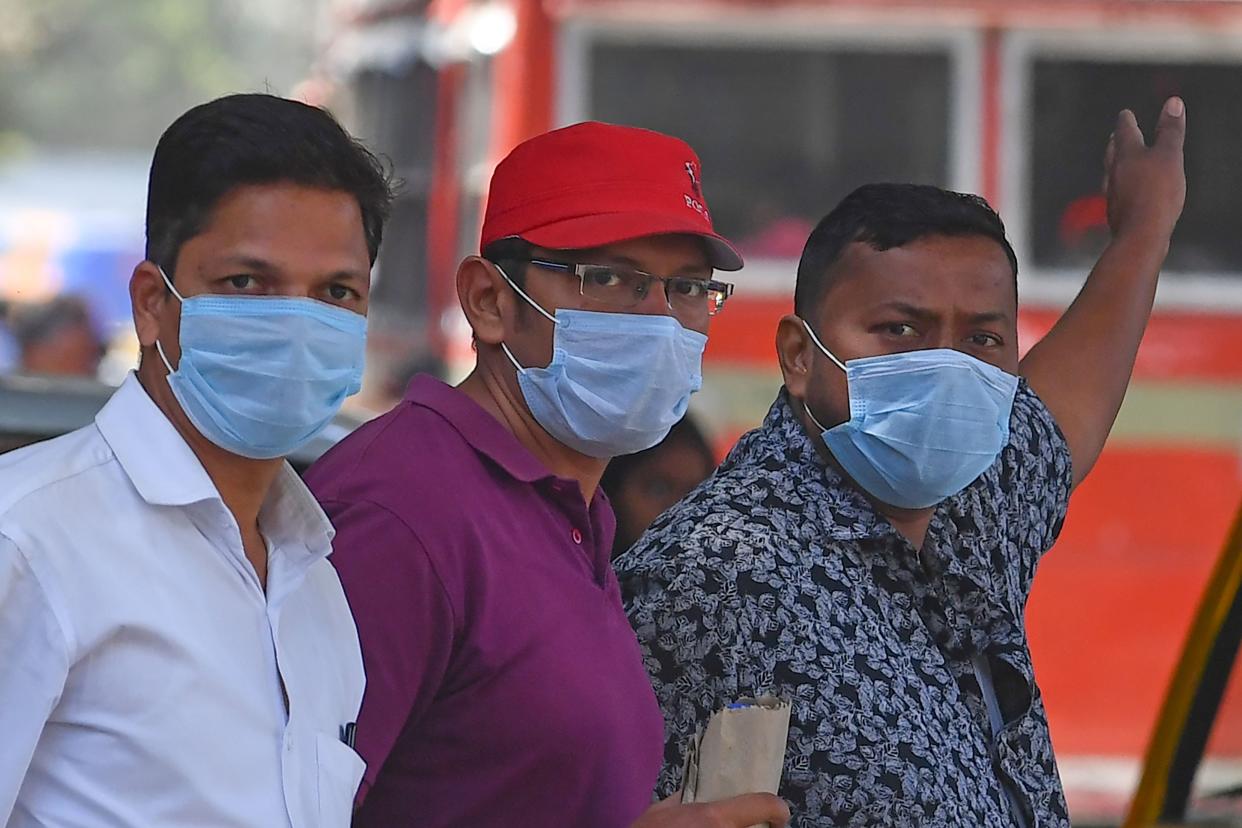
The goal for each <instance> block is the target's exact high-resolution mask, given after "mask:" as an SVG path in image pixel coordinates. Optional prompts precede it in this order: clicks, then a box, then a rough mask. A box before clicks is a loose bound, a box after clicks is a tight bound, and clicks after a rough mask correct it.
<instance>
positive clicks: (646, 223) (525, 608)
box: [307, 123, 788, 828]
mask: <svg viewBox="0 0 1242 828" xmlns="http://www.w3.org/2000/svg"><path fill="white" fill-rule="evenodd" d="M480 248H481V251H482V256H470V257H468V258H467V259H465V260H464V261H463V262H462V263H461V265H460V267H459V268H458V272H457V292H458V298H459V299H460V301H461V306H462V310H463V311H464V312H465V314H466V318H467V319H468V320H469V322H470V325H471V328H472V330H473V332H474V341H475V345H476V348H477V353H478V357H477V363H476V366H475V369H474V371H473V373H471V375H470V376H469V377H468V378H467V379H466V380H465V381H464V382H462V384H461V385H459V386H458V387H456V388H451V387H449V386H447V385H444V384H442V383H440V382H438V381H436V380H434V379H432V378H430V377H418V378H416V379H415V380H414V381H413V382H412V383H411V384H410V387H409V390H408V392H407V394H406V397H405V399H404V400H403V401H402V402H401V403H400V404H399V405H398V406H397V407H396V408H394V409H393V410H392V411H390V412H389V413H388V414H386V415H384V416H382V417H380V418H378V419H376V420H374V421H372V422H371V423H368V424H367V425H366V426H363V427H362V428H361V429H359V430H358V431H357V432H356V433H355V434H353V435H352V436H350V437H349V438H347V439H346V440H345V441H343V442H342V443H341V444H340V445H339V446H337V447H336V448H335V449H334V450H333V451H331V452H330V453H329V454H328V455H327V456H326V457H325V458H324V459H323V460H321V461H320V462H319V463H318V464H317V465H316V466H315V467H314V468H313V469H312V470H311V471H310V473H309V474H308V476H307V482H308V483H309V484H310V486H311V488H312V490H314V491H315V493H316V495H317V496H318V497H319V498H320V501H321V502H322V503H323V506H324V508H325V510H326V511H327V513H328V514H329V516H330V517H331V518H332V521H333V523H334V524H335V525H336V528H337V536H336V544H335V549H336V551H335V554H334V555H333V560H334V563H335V564H336V567H337V569H338V571H339V573H340V576H341V581H342V584H343V585H344V587H345V592H346V595H347V597H348V598H349V601H350V605H351V607H352V609H353V612H354V615H355V618H356V621H357V624H358V633H359V638H360V640H361V642H362V649H363V660H364V665H365V667H366V671H367V694H366V697H365V699H364V701H363V705H362V712H361V714H360V719H359V722H358V725H357V742H356V747H357V749H358V751H359V752H360V753H361V755H362V756H363V758H364V759H366V761H367V765H368V767H367V771H366V775H365V777H364V779H363V782H362V788H361V791H360V793H359V801H360V807H359V811H358V814H357V818H356V821H355V824H356V825H361V826H385V828H388V826H396V825H412V824H417V825H419V826H426V827H427V828H438V827H439V826H446V827H447V826H460V825H472V826H520V825H538V826H583V828H609V827H610V826H616V827H617V828H624V826H630V825H634V826H643V828H656V826H668V828H672V826H685V827H686V828H690V826H698V825H704V826H706V825H714V826H719V825H726V826H732V825H736V826H749V825H753V824H756V823H763V822H771V823H773V824H774V825H778V826H779V825H783V824H784V823H785V820H786V819H787V816H788V811H787V810H786V809H785V806H784V805H783V804H782V803H781V802H780V801H779V800H777V799H776V798H775V797H772V796H769V795H765V794H752V795H748V796H744V797H739V798H738V799H735V800H729V801H726V802H723V803H714V804H712V805H676V804H673V803H672V802H668V803H662V804H660V805H657V806H654V807H650V808H649V806H650V803H651V796H652V790H653V787H654V783H655V780H656V777H657V774H658V773H659V770H660V764H661V760H662V753H663V742H664V727H663V721H662V719H661V716H660V711H659V709H658V707H657V705H656V702H655V698H654V696H653V694H652V690H651V686H650V683H649V681H648V679H647V675H646V672H645V670H644V668H643V664H642V660H641V657H640V655H639V650H638V646H637V643H636V641H635V638H634V634H633V632H632V630H631V629H630V626H629V624H628V622H627V621H626V617H625V614H624V612H623V610H622V607H621V601H620V593H619V589H618V585H617V581H616V577H615V576H614V575H613V572H612V569H611V567H610V565H609V557H610V551H611V548H612V540H613V533H614V531H615V521H614V518H613V515H612V511H611V509H610V508H609V506H608V503H607V501H606V500H605V498H604V496H603V494H602V493H601V492H600V490H599V481H600V478H601V476H602V475H603V473H604V469H605V467H606V466H607V464H608V461H609V459H611V458H612V457H615V456H618V455H622V454H628V453H632V452H636V451H641V450H643V449H645V448H648V447H650V446H652V445H655V444H656V443H657V442H659V441H660V440H661V439H662V438H663V437H664V436H665V434H667V433H668V430H669V429H670V428H671V427H672V425H673V424H674V423H675V422H676V421H677V420H679V419H680V418H681V417H682V415H683V414H684V413H685V411H686V405H687V402H688V400H689V397H690V395H691V394H693V393H694V392H695V391H697V390H698V388H699V385H700V384H701V382H702V376H701V370H700V361H701V356H702V352H703V348H704V346H705V345H706V341H707V337H706V333H707V328H708V323H709V320H710V317H711V316H712V315H713V314H715V313H716V312H718V311H719V310H720V309H721V307H722V306H723V305H724V302H725V300H726V299H727V298H728V296H729V293H730V292H731V290H732V286H731V285H729V284H727V283H724V282H718V281H715V280H714V279H713V278H712V275H713V269H720V270H737V269H738V268H740V267H741V264H742V262H741V258H740V257H739V256H738V254H737V253H736V252H735V251H734V250H733V248H732V247H731V246H730V245H729V244H728V242H726V241H725V240H724V239H722V238H721V237H720V236H718V235H716V233H715V232H714V231H713V230H712V224H711V217H710V215H709V213H708V211H707V207H706V206H705V204H704V199H703V193H702V188H701V185H700V173H699V161H698V158H697V157H696V156H695V154H694V152H693V150H691V149H690V147H688V146H687V145H686V144H684V143H683V142H681V141H679V140H677V139H674V138H670V137H668V136H665V135H660V134H659V133H655V132H649V131H646V130H640V129H633V128H628V127H618V126H610V125H607V124H599V123H586V124H578V125H575V126H572V127H568V128H565V129H560V130H556V131H553V132H549V133H546V134H544V135H540V136H538V137H536V138H533V139H531V140H530V141H527V142H526V143H524V144H522V145H521V146H519V147H517V148H516V149H515V150H514V151H513V152H512V153H511V154H510V155H509V156H508V157H507V158H506V159H505V160H504V161H502V162H501V163H500V165H499V166H498V167H497V169H496V172H495V175H494V176H493V178H492V184H491V191H490V195H489V200H488V205H487V213H486V217H485V220H484V226H483V232H482V239H481V244H480ZM636 820H637V822H636Z"/></svg>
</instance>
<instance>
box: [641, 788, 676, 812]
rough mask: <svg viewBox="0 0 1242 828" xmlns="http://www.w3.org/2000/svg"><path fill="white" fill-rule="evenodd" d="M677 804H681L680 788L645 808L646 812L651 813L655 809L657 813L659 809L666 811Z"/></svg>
mask: <svg viewBox="0 0 1242 828" xmlns="http://www.w3.org/2000/svg"><path fill="white" fill-rule="evenodd" d="M679 805H681V789H678V790H677V792H676V793H674V794H673V795H672V796H667V797H665V798H664V799H661V800H660V801H659V802H657V803H656V804H654V805H652V806H651V807H650V808H648V809H647V813H651V812H652V811H655V812H657V813H658V812H660V811H667V810H669V809H670V808H676V807H678V806H679Z"/></svg>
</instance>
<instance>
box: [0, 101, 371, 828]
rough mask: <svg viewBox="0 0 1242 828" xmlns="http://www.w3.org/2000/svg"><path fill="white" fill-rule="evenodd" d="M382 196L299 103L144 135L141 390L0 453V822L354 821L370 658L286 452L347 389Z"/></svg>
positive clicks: (227, 105) (198, 118) (216, 106)
mask: <svg viewBox="0 0 1242 828" xmlns="http://www.w3.org/2000/svg"><path fill="white" fill-rule="evenodd" d="M390 198H391V193H390V189H389V184H388V180H387V178H386V176H385V175H384V172H383V170H382V169H381V167H380V166H379V164H378V163H377V162H376V160H375V158H374V157H373V156H371V154H370V153H368V152H367V151H366V150H365V149H363V148H362V147H361V146H359V145H358V144H357V143H355V142H354V141H353V140H352V139H351V138H350V137H349V136H348V135H347V134H346V133H345V132H344V130H342V129H341V127H340V126H339V125H338V124H337V123H336V122H335V121H334V120H333V119H332V118H331V116H329V115H328V114H327V113H325V112H323V111H322V110H319V109H315V108H313V107H309V106H305V105H303V104H300V103H296V102H293V101H288V100H283V99H280V98H275V97H272V96H268V95H235V96H230V97H228V98H222V99H220V100H217V101H213V102H211V103H208V104H204V105H202V106H199V107H196V108H194V109H192V110H190V111H189V112H187V113H186V114H185V115H183V116H182V117H181V118H179V119H178V120H177V121H176V122H175V123H174V124H173V125H172V126H171V127H170V128H169V129H168V131H167V132H165V134H164V136H163V137H162V138H161V139H160V142H159V145H158V146H157V147H156V151H155V156H154V159H153V161H152V165H151V178H150V188H149V191H148V203H147V252H146V255H147V259H146V260H145V261H143V262H142V263H141V264H139V265H138V266H137V267H136V268H135V270H134V275H133V278H132V280H131V283H130V294H131V299H132V301H133V310H134V322H135V327H136V330H137V334H138V339H139V341H140V343H141V345H142V359H141V363H140V366H139V369H138V372H137V374H136V375H132V376H130V377H129V378H128V379H127V380H126V382H125V384H124V385H123V386H122V387H121V388H120V389H119V390H118V391H117V392H116V394H115V395H114V396H113V398H112V399H111V400H110V401H109V402H108V403H107V405H106V406H104V408H103V409H102V410H101V411H100V412H99V414H98V416H97V417H96V420H95V422H94V424H92V425H90V426H87V427H86V428H83V429H81V430H79V431H77V432H74V433H72V434H68V435H66V436H64V437H61V438H59V439H57V440H52V441H50V442H48V443H44V444H41V445H37V446H32V447H29V448H27V449H24V450H20V451H17V452H14V453H12V454H9V455H6V456H4V457H3V458H0V734H3V736H2V737H0V824H5V825H7V826H9V828H26V827H27V826H57V828H67V827H69V826H73V827H76V826H82V828H100V827H101V826H118V828H156V827H158V826H176V827H177V828H191V826H203V828H207V827H208V826H210V828H225V827H226V826H256V828H258V827H259V826H261V827H262V828H271V827H272V826H290V828H303V826H308V827H310V828H318V827H319V826H323V827H324V828H328V827H329V826H337V827H339V828H343V826H346V825H348V824H349V820H350V813H351V803H352V800H353V795H354V792H355V790H356V788H357V785H358V781H359V779H360V778H361V775H362V771H363V763H362V760H361V759H360V758H359V757H358V756H357V754H356V753H354V751H353V750H352V748H351V744H352V733H353V722H354V720H355V719H356V717H357V712H358V707H359V704H360V702H361V699H362V690H363V675H362V661H361V656H360V653H359V649H358V639H357V634H356V631H355V629H354V625H353V621H352V619H351V617H350V613H349V607H348V605H347V604H346V602H345V597H344V594H343V593H342V591H341V587H340V583H339V581H338V580H337V578H336V575H335V573H334V572H333V569H332V567H331V565H330V564H329V563H328V562H327V560H326V556H327V555H328V553H329V551H330V549H331V540H332V534H333V531H332V527H331V526H330V524H329V523H328V521H327V519H326V518H325V516H324V514H323V512H322V511H321V510H320V509H319V507H318V505H317V504H316V503H315V501H314V499H313V498H312V497H311V496H310V494H309V493H308V492H307V490H306V488H305V487H304V486H303V485H302V483H301V481H300V480H299V479H298V477H297V475H296V474H295V473H294V472H293V471H292V469H291V468H290V467H289V466H288V464H287V463H286V462H285V461H284V459H283V458H284V457H285V456H286V455H287V454H289V453H290V452H291V451H293V450H294V449H296V448H297V447H298V446H300V445H302V444H304V443H305V442H307V441H308V440H310V439H311V438H312V437H313V436H314V435H315V434H317V433H318V432H319V430H320V429H322V428H323V426H324V425H326V424H327V422H328V421H329V420H330V419H331V417H332V415H333V414H334V413H335V412H336V411H337V409H338V408H339V406H340V404H341V401H342V400H343V399H344V398H345V397H346V396H347V395H349V394H352V393H354V392H356V391H357V386H358V383H359V380H360V377H361V371H362V355H363V348H364V344H365V330H366V320H365V313H366V306H367V294H368V283H369V273H370V268H371V265H372V264H373V263H374V260H375V256H376V252H377V250H378V247H379V243H380V238H381V235H382V228H383V222H384V219H385V217H386V215H387V212H388V205H389V202H390Z"/></svg>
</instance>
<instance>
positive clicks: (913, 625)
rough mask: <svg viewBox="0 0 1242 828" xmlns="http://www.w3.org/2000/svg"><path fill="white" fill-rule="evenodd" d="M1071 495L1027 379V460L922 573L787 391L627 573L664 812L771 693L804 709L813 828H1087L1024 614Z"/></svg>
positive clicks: (1019, 446)
mask: <svg viewBox="0 0 1242 828" xmlns="http://www.w3.org/2000/svg"><path fill="white" fill-rule="evenodd" d="M1070 487H1071V478H1070V456H1069V449H1068V447H1067V445H1066V443H1065V439H1064V437H1063V435H1062V434H1061V432H1060V430H1059V429H1058V428H1057V426H1056V424H1055V423H1054V422H1053V419H1052V415H1051V414H1050V413H1049V411H1048V409H1047V408H1046V407H1045V406H1044V405H1043V403H1042V402H1041V401H1040V400H1039V398H1038V397H1037V396H1036V395H1035V393H1034V392H1033V391H1032V390H1031V389H1030V388H1029V387H1028V386H1027V384H1026V383H1025V381H1023V382H1022V383H1020V385H1019V388H1018V392H1017V397H1016V399H1015V402H1014V409H1013V416H1012V420H1011V425H1010V438H1009V444H1008V445H1007V446H1006V447H1005V449H1004V450H1003V452H1002V454H1001V457H1000V459H999V460H998V461H997V462H996V463H995V464H994V465H993V466H992V468H990V469H989V470H988V471H987V472H985V473H984V474H983V475H982V476H981V477H980V478H979V479H978V480H976V481H975V482H974V483H972V484H971V485H970V486H969V487H967V488H966V489H965V490H964V491H962V492H961V493H959V494H957V495H955V496H953V497H951V498H949V499H948V500H947V501H945V502H944V503H942V504H941V505H940V506H939V507H938V508H937V509H936V512H935V515H934V517H933V518H932V521H931V525H930V527H929V529H928V533H927V538H926V541H925V542H924V545H923V549H922V552H921V553H920V552H919V551H916V550H915V548H914V547H913V546H912V545H911V544H910V543H909V542H908V541H907V540H906V539H905V538H904V537H903V536H901V535H900V534H898V533H897V532H896V530H894V529H893V528H892V526H891V525H890V524H889V523H888V521H887V520H885V519H884V518H883V517H881V516H880V515H878V514H877V512H876V511H875V510H874V508H873V507H872V506H871V504H870V503H869V502H868V501H867V500H866V499H865V498H864V497H863V496H862V494H861V493H860V492H858V490H856V489H855V488H854V487H853V486H852V485H850V484H848V483H847V482H845V481H844V480H843V479H842V478H841V477H840V475H839V474H837V473H836V472H835V471H833V470H832V468H831V467H829V466H827V465H826V464H825V463H824V462H823V461H822V460H821V458H820V457H819V456H818V455H817V454H816V451H815V448H814V446H813V444H812V443H811V440H810V438H809V437H808V436H807V434H806V433H805V431H804V430H803V428H802V425H801V424H800V423H799V421H798V419H797V418H796V417H795V416H794V414H793V412H792V410H791V408H790V405H789V402H788V397H787V396H786V393H785V392H784V391H782V392H781V395H780V397H779V398H778V399H777V401H776V403H775V404H774V405H773V406H772V409H771V411H770V412H769V413H768V416H767V418H766V420H765V421H764V423H763V425H762V427H760V428H758V429H756V430H755V431H752V432H750V433H749V434H747V435H746V436H744V437H743V438H742V439H741V441H740V442H739V443H738V444H737V446H736V447H735V448H734V449H733V451H732V452H731V453H730V455H729V457H728V459H727V460H726V461H725V462H724V464H723V465H722V466H721V467H720V469H719V470H718V471H717V472H716V474H715V475H713V476H712V477H711V478H710V479H709V480H707V481H706V482H705V483H704V484H703V485H701V486H700V487H699V488H698V489H696V490H695V491H694V492H692V493H691V494H690V495H689V496H688V497H687V498H686V499H685V500H683V501H682V502H681V503H679V504H678V505H676V506H674V507H673V508H672V509H670V510H669V511H668V512H666V513H665V514H664V515H662V516H661V517H660V518H659V519H658V520H657V521H656V522H655V524H653V525H652V527H651V529H650V530H649V531H648V532H647V534H646V535H645V536H644V537H643V538H642V539H641V540H640V541H639V542H638V544H636V545H635V546H634V548H633V549H632V550H630V551H629V552H628V553H626V554H625V555H624V556H622V557H621V558H620V559H618V561H617V562H616V567H617V571H618V575H619V577H620V580H621V588H622V592H623V593H624V594H625V597H626V602H627V603H626V606H627V611H628V612H629V616H630V621H631V623H632V624H633V625H634V628H635V630H636V631H637V633H638V637H639V640H640V642H641V644H642V646H643V653H644V658H645V661H646V666H647V670H648V672H649V673H650V674H651V677H652V680H653V683H654V685H655V690H656V695H657V697H658V698H659V701H660V706H661V707H662V708H663V711H664V716H665V722H666V724H665V735H666V747H665V761H666V764H665V768H664V771H663V773H662V774H661V777H660V784H659V788H660V793H661V794H668V793H670V792H671V791H672V790H674V789H675V788H676V786H677V783H678V781H679V776H680V770H681V765H682V762H683V756H684V746H685V744H686V741H687V739H688V738H689V737H690V736H691V735H692V734H693V733H694V732H695V731H696V730H697V729H698V727H699V726H700V725H701V724H702V723H704V722H705V721H706V719H707V717H708V716H709V715H710V714H711V713H712V712H713V711H715V710H717V709H719V708H720V707H722V706H724V705H725V704H728V703H729V702H732V701H734V700H736V699H738V698H740V697H745V696H755V695H760V694H765V693H771V694H774V695H777V696H781V697H783V698H785V699H787V700H789V701H790V702H791V703H792V705H793V715H792V721H791V726H790V734H789V746H788V750H787V752H786V755H785V769H784V781H783V783H782V788H781V792H780V793H781V795H782V796H784V797H785V798H786V799H787V800H788V801H789V803H790V806H791V807H792V809H793V812H794V820H793V823H791V824H792V825H794V826H799V827H800V828H807V827H808V826H838V825H850V826H864V825H865V826H879V825H885V826H888V825H894V826H916V825H917V826H1022V825H1026V826H1034V827H1036V828H1045V827H1046V826H1055V827H1056V828H1062V826H1068V825H1069V819H1068V816H1067V812H1066V806H1065V797H1064V793H1063V791H1062V788H1061V781H1060V777H1059V775H1058V773H1057V767H1056V762H1055V759H1054V758H1053V754H1052V744H1051V741H1050V738H1049V733H1048V722H1047V718H1046V716H1045V713H1044V706H1043V703H1042V701H1041V699H1040V693H1039V688H1038V687H1037V686H1036V683H1035V675H1034V671H1033V667H1032V664H1031V655H1030V651H1029V649H1028V647H1027V639H1026V630H1025V625H1024V623H1023V610H1024V608H1025V604H1026V599H1027V596H1028V594H1029V592H1030V587H1031V580H1032V578H1033V577H1034V574H1035V568H1036V565H1037V564H1038V561H1039V559H1040V556H1041V555H1042V554H1043V553H1044V552H1045V551H1046V550H1047V549H1048V548H1049V547H1050V546H1052V543H1053V541H1054V540H1055V539H1056V536H1057V534H1058V532H1059V531H1060V528H1061V524H1062V520H1063V519H1064V516H1065V509H1066V505H1067V502H1068V499H1069V493H1070ZM981 654H982V655H984V659H985V660H983V663H984V664H986V665H988V666H990V668H991V669H990V672H991V677H992V681H993V683H994V686H995V698H996V700H997V701H998V702H999V707H1000V717H1001V718H1002V719H1003V721H1004V725H1003V727H1001V728H1000V732H999V733H997V734H993V732H992V730H993V728H992V727H991V726H990V724H989V721H990V720H989V715H988V711H987V708H986V705H985V702H984V700H983V698H982V693H981V691H980V686H979V682H978V680H977V678H976V676H977V675H978V671H977V670H976V669H975V666H974V664H976V663H979V658H978V657H979V656H980V655H981ZM1007 789H1008V790H1007ZM1015 806H1016V807H1017V808H1020V809H1021V810H1022V811H1023V813H1021V814H1015V813H1014V809H1015Z"/></svg>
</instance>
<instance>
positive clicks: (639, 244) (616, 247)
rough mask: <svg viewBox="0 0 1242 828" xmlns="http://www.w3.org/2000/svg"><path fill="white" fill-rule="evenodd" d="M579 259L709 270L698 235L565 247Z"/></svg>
mask: <svg viewBox="0 0 1242 828" xmlns="http://www.w3.org/2000/svg"><path fill="white" fill-rule="evenodd" d="M564 252H565V253H568V254H572V255H573V256H574V258H576V259H577V260H578V261H581V262H599V263H601V264H609V263H614V262H620V263H625V264H632V265H634V266H636V267H638V268H639V269H641V270H650V271H652V272H654V273H661V272H664V271H679V270H710V269H711V266H710V265H709V263H708V257H707V249H706V246H705V245H704V242H703V240H702V239H700V238H699V237H698V236H694V235H690V234H682V233H670V234H664V235H658V236H643V237H641V238H637V239H628V240H626V241H620V242H614V243H612V244H606V245H602V246H600V247H592V248H587V249H583V250H572V251H564Z"/></svg>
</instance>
